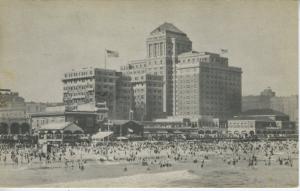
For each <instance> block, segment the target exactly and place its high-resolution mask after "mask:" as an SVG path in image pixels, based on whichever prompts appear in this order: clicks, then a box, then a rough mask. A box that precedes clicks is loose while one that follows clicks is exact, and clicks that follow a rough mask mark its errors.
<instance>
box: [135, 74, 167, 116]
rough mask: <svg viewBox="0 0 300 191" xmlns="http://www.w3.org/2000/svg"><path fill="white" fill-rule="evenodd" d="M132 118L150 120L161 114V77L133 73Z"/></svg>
mask: <svg viewBox="0 0 300 191" xmlns="http://www.w3.org/2000/svg"><path fill="white" fill-rule="evenodd" d="M131 83H132V88H133V105H132V106H133V118H134V119H135V120H138V121H144V120H152V119H154V118H159V117H161V116H162V115H163V77H162V76H156V75H151V74H138V75H134V77H133V79H132V81H131Z"/></svg>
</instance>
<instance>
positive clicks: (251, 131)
mask: <svg viewBox="0 0 300 191" xmlns="http://www.w3.org/2000/svg"><path fill="white" fill-rule="evenodd" d="M228 134H229V135H233V136H241V135H242V136H253V135H263V136H268V135H272V136H274V135H286V134H297V130H296V127H295V123H294V122H291V121H290V119H289V116H288V115H286V114H284V113H282V112H280V111H275V110H272V109H253V110H248V111H245V112H243V113H241V114H240V115H238V116H235V117H234V118H232V119H229V120H228Z"/></svg>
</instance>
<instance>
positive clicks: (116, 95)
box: [62, 68, 132, 119]
mask: <svg viewBox="0 0 300 191" xmlns="http://www.w3.org/2000/svg"><path fill="white" fill-rule="evenodd" d="M130 79H131V78H130V77H129V76H124V75H122V73H121V72H116V71H115V70H106V69H99V68H83V69H81V70H73V71H71V72H68V73H65V75H64V78H63V80H62V81H63V85H64V87H63V91H64V95H63V101H64V103H65V105H66V110H72V109H73V108H74V107H76V105H78V104H84V103H94V105H96V104H97V103H99V102H106V103H107V106H108V108H109V117H110V118H112V119H128V117H129V111H130V107H131V94H132V88H131V82H130Z"/></svg>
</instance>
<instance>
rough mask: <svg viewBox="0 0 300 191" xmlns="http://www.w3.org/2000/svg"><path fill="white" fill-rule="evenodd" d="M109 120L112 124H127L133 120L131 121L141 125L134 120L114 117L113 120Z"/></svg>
mask: <svg viewBox="0 0 300 191" xmlns="http://www.w3.org/2000/svg"><path fill="white" fill-rule="evenodd" d="M111 122H112V123H113V124H114V125H124V124H127V123H129V122H133V123H136V124H138V125H141V124H140V123H139V122H138V121H134V120H122V119H121V120H118V119H115V120H111Z"/></svg>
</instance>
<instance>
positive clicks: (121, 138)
mask: <svg viewBox="0 0 300 191" xmlns="http://www.w3.org/2000/svg"><path fill="white" fill-rule="evenodd" d="M117 140H128V138H127V137H117Z"/></svg>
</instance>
